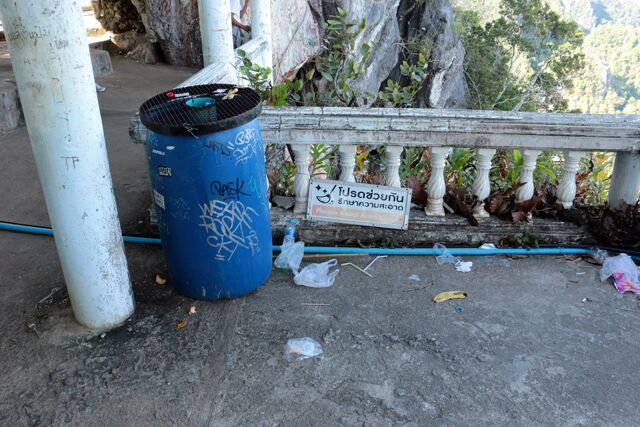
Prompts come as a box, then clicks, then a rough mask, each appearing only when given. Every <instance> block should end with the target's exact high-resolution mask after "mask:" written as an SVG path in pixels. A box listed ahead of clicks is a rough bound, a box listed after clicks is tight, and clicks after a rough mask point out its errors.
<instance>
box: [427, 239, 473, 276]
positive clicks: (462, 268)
mask: <svg viewBox="0 0 640 427" xmlns="http://www.w3.org/2000/svg"><path fill="white" fill-rule="evenodd" d="M433 248H434V249H437V250H438V252H439V253H440V255H438V256H437V257H436V262H437V263H438V265H443V264H453V265H454V266H455V267H456V270H457V271H459V272H461V273H469V272H470V271H471V267H472V266H473V262H471V261H462V258H460V257H457V256H455V255H452V254H451V252H449V250H448V249H447V247H446V246H445V245H443V244H442V243H436V244H435V245H433Z"/></svg>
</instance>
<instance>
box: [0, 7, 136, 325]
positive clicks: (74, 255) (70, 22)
mask: <svg viewBox="0 0 640 427" xmlns="http://www.w3.org/2000/svg"><path fill="white" fill-rule="evenodd" d="M0 14H1V15H2V16H3V21H2V22H3V25H4V31H5V35H6V38H7V42H8V45H9V52H10V54H11V63H12V65H13V71H14V73H15V77H16V82H17V85H18V91H19V92H20V100H21V102H22V109H23V111H24V116H25V121H26V124H27V130H28V132H29V137H30V139H31V146H32V148H33V154H34V156H35V159H36V165H37V168H38V174H39V176H40V181H41V183H42V189H43V192H44V197H45V201H46V203H47V209H48V212H49V219H50V220H51V225H52V227H53V230H54V233H55V243H56V248H57V250H58V255H59V256H60V262H61V264H62V270H63V273H64V278H65V282H66V285H67V290H68V292H69V298H70V300H71V305H72V307H73V312H74V314H75V317H76V319H77V320H78V322H80V323H81V324H83V325H85V326H87V327H89V328H93V329H101V330H104V329H109V328H112V327H115V326H118V325H119V324H121V323H122V322H124V321H125V320H126V319H127V318H128V317H129V316H130V315H131V314H132V313H133V309H134V302H133V292H132V290H131V281H130V280H129V272H128V269H127V260H126V258H125V254H124V245H123V242H122V233H121V230H120V223H119V221H118V213H117V210H116V203H115V198H114V195H113V187H112V183H111V175H110V173H109V163H108V160H107V151H106V147H105V140H104V133H103V130H102V121H101V118H100V109H99V107H98V98H97V95H96V89H95V81H94V78H93V70H92V68H91V59H90V57H89V46H88V43H87V37H86V34H85V29H84V23H83V20H82V12H81V9H80V3H77V2H70V1H67V0H48V1H42V0H20V1H13V0H12V1H5V0H0Z"/></svg>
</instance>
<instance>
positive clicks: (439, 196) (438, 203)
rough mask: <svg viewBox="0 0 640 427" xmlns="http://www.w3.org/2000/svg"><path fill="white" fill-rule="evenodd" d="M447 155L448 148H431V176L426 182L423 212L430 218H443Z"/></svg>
mask: <svg viewBox="0 0 640 427" xmlns="http://www.w3.org/2000/svg"><path fill="white" fill-rule="evenodd" d="M448 154H449V148H448V147H431V162H430V163H431V176H430V177H429V182H427V197H428V201H427V207H426V208H425V209H424V212H425V213H426V214H427V215H431V216H444V205H443V202H444V195H445V192H446V190H447V188H446V185H445V181H444V164H445V161H446V160H447V155H448Z"/></svg>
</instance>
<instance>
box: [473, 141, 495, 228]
mask: <svg viewBox="0 0 640 427" xmlns="http://www.w3.org/2000/svg"><path fill="white" fill-rule="evenodd" d="M477 153H478V160H477V161H476V171H477V172H478V173H477V174H476V179H475V180H474V181H473V186H472V190H473V194H475V195H476V196H478V200H479V201H480V202H482V203H481V204H480V205H479V206H478V207H476V209H475V210H474V214H475V216H477V217H480V218H488V217H489V212H487V210H486V209H485V208H484V201H485V199H486V198H487V197H489V195H490V194H491V180H490V179H489V175H490V173H491V159H493V156H494V155H495V154H496V149H495V148H478V150H477Z"/></svg>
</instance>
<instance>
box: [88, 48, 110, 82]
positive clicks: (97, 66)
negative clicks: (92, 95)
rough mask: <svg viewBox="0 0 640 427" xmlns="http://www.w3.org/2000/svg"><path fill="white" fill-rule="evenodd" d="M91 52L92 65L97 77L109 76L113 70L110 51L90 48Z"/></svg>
mask: <svg viewBox="0 0 640 427" xmlns="http://www.w3.org/2000/svg"><path fill="white" fill-rule="evenodd" d="M89 52H90V53H91V66H92V67H93V74H94V76H95V77H104V76H108V75H109V74H111V73H112V72H113V66H112V65H111V55H109V52H107V51H106V50H101V49H89Z"/></svg>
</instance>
